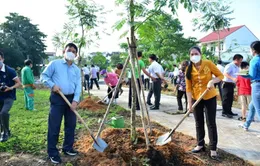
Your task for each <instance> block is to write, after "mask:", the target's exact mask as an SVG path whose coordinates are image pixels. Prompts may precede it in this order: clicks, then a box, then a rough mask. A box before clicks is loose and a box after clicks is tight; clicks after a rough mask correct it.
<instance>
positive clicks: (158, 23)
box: [137, 12, 198, 64]
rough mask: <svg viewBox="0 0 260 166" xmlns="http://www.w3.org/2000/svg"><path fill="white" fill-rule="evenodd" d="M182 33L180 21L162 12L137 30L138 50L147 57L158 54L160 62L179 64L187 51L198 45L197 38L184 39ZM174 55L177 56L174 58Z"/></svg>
mask: <svg viewBox="0 0 260 166" xmlns="http://www.w3.org/2000/svg"><path fill="white" fill-rule="evenodd" d="M181 31H182V26H181V23H180V21H179V20H178V19H176V18H173V16H172V15H170V14H167V13H165V12H160V14H158V15H156V16H154V17H152V18H150V19H148V20H147V21H146V22H145V23H143V24H142V25H141V26H139V28H138V29H137V34H138V36H139V42H138V48H139V50H143V51H144V52H145V54H146V56H147V55H148V54H151V53H154V54H156V55H157V56H158V57H159V61H160V62H162V61H164V62H165V63H168V62H169V61H174V62H177V61H178V62H179V61H180V60H181V59H182V58H183V56H185V55H186V54H187V50H189V48H190V47H192V46H193V45H196V44H197V43H198V42H197V40H196V39H195V38H184V37H183V35H184V34H183V33H182V32H181ZM172 54H174V55H176V56H175V57H173V56H171V55H172ZM145 59H148V57H145ZM165 63H164V64H165Z"/></svg>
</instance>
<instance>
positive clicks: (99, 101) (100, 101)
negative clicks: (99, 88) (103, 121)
mask: <svg viewBox="0 0 260 166" xmlns="http://www.w3.org/2000/svg"><path fill="white" fill-rule="evenodd" d="M110 89H112V90H111V91H110V92H109V93H108V94H107V95H106V96H105V97H103V98H102V99H101V100H98V101H97V103H102V102H103V101H104V100H105V98H107V96H108V95H110V94H111V93H112V92H114V90H115V88H111V87H110Z"/></svg>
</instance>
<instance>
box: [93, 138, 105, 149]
mask: <svg viewBox="0 0 260 166" xmlns="http://www.w3.org/2000/svg"><path fill="white" fill-rule="evenodd" d="M96 141H97V144H96V143H95V142H94V144H93V148H94V149H96V150H97V151H99V152H104V150H105V149H106V148H107V146H108V145H107V143H106V142H105V141H104V140H102V139H101V138H100V137H97V139H96Z"/></svg>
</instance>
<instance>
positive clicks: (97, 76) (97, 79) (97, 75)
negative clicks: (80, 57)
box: [97, 72, 99, 81]
mask: <svg viewBox="0 0 260 166" xmlns="http://www.w3.org/2000/svg"><path fill="white" fill-rule="evenodd" d="M97 80H98V81H99V72H97Z"/></svg>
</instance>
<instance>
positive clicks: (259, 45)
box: [250, 40, 260, 54]
mask: <svg viewBox="0 0 260 166" xmlns="http://www.w3.org/2000/svg"><path fill="white" fill-rule="evenodd" d="M250 47H251V49H253V50H255V52H256V53H257V54H260V41H258V40H257V41H254V42H253V43H251V45H250Z"/></svg>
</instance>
